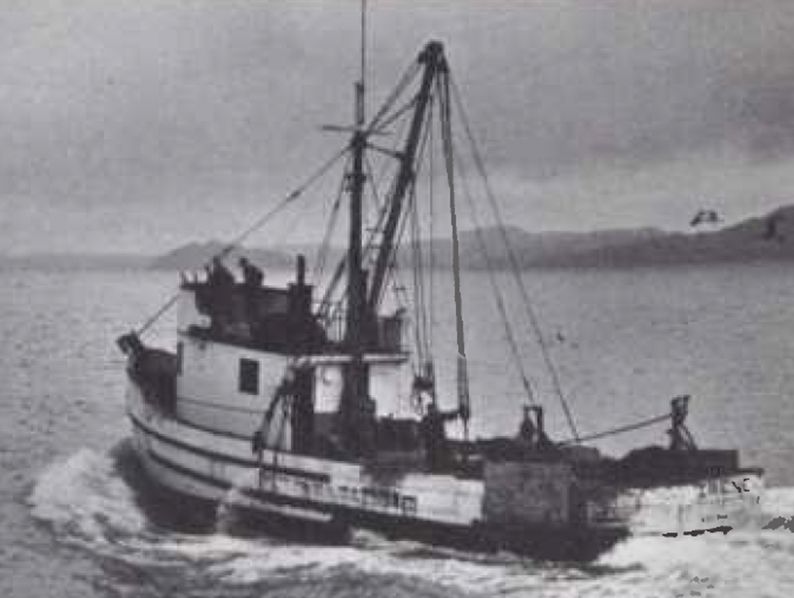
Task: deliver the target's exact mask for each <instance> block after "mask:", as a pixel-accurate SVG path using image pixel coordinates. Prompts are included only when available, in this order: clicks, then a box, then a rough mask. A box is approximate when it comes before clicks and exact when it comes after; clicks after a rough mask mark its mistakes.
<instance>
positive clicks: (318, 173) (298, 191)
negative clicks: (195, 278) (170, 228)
mask: <svg viewBox="0 0 794 598" xmlns="http://www.w3.org/2000/svg"><path fill="white" fill-rule="evenodd" d="M349 149H350V144H345V146H344V147H343V148H342V149H340V150H339V151H337V152H336V153H335V154H334V155H333V156H331V157H330V158H329V159H328V160H326V161H325V162H324V163H323V164H322V165H321V166H320V168H318V169H317V170H315V171H314V172H313V173H312V175H311V176H309V177H308V178H307V179H306V180H305V181H304V182H303V183H302V184H301V185H299V186H298V187H297V188H295V189H294V190H293V191H292V192H291V193H289V194H287V195H286V196H285V197H284V198H283V199H282V200H281V201H280V202H279V203H278V204H276V205H275V206H274V207H273V208H271V209H270V210H268V211H267V212H265V213H264V214H263V215H262V216H260V217H259V218H257V219H256V221H255V222H254V223H253V224H252V225H251V226H249V227H248V228H247V229H245V230H244V231H243V232H242V233H240V234H239V235H237V237H235V238H234V239H233V240H232V241H230V242H229V243H228V244H227V245H226V246H225V247H224V248H223V249H221V251H219V252H218V253H216V254H215V255H213V256H212V257H211V258H210V260H209V261H207V265H209V264H210V263H212V260H214V259H215V258H219V259H223V258H224V257H226V256H227V255H228V254H229V253H230V252H231V251H232V250H233V249H234V248H235V247H237V246H238V245H239V244H240V243H242V242H243V241H244V240H245V239H246V238H248V237H249V236H250V235H251V233H253V232H254V231H256V230H257V229H259V228H261V227H262V226H264V225H265V224H266V223H267V222H268V221H269V220H270V219H271V218H273V216H275V215H276V214H277V213H278V212H280V211H281V210H283V209H284V208H285V207H286V206H288V205H289V204H290V203H292V202H293V201H294V200H296V199H297V198H298V197H300V196H301V195H303V193H304V192H305V191H306V189H308V188H309V187H310V186H311V185H313V184H314V183H315V182H317V180H318V179H320V178H321V177H322V176H323V175H324V174H325V173H326V172H328V171H329V170H330V169H331V167H333V166H334V164H336V162H337V160H339V158H341V157H342V156H344V155H345V154H346V153H347V151H348V150H349ZM177 299H179V292H176V293H174V294H173V295H172V296H171V297H170V298H169V299H168V301H166V302H165V303H164V304H163V305H162V306H161V307H160V309H158V310H157V311H156V312H155V313H154V315H152V316H151V317H149V319H148V320H146V322H144V323H143V324H142V325H141V326H140V327H138V329H137V330H135V333H136V334H137V335H139V336H140V335H142V334H143V333H144V332H146V331H147V330H148V329H149V328H150V327H151V326H152V325H153V324H154V323H155V322H156V321H157V320H159V319H160V317H161V316H162V315H163V314H164V313H165V312H166V311H168V310H169V309H170V308H171V307H172V306H173V305H174V304H175V303H176V301H177Z"/></svg>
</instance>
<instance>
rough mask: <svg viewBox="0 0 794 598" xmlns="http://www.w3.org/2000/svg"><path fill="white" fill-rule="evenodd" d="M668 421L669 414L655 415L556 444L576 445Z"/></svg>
mask: <svg viewBox="0 0 794 598" xmlns="http://www.w3.org/2000/svg"><path fill="white" fill-rule="evenodd" d="M669 419H670V414H669V413H667V414H665V415H657V416H656V417H651V418H649V419H644V420H642V421H639V422H637V423H634V424H628V425H625V426H620V427H617V428H612V429H610V430H605V431H604V432H598V433H597V434H589V435H587V436H579V437H577V438H570V439H568V440H564V441H563V442H559V443H557V444H558V445H565V444H577V443H579V442H584V441H585V440H596V439H597V438H604V437H606V436H615V435H616V434H622V433H623V432H631V431H632V430H638V429H640V428H647V427H648V426H652V425H653V424H658V423H659V422H663V421H668V420H669Z"/></svg>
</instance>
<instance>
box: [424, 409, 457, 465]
mask: <svg viewBox="0 0 794 598" xmlns="http://www.w3.org/2000/svg"><path fill="white" fill-rule="evenodd" d="M463 411H464V408H461V409H456V410H455V411H446V412H445V411H440V410H439V409H438V406H437V405H436V403H435V401H432V402H430V403H428V405H427V412H426V413H425V416H424V417H423V418H422V424H421V431H422V439H423V440H424V445H425V451H426V455H427V466H428V468H429V469H430V471H443V470H445V469H447V468H448V467H449V465H450V462H451V457H452V455H451V452H450V448H449V444H448V442H447V433H446V430H445V428H444V426H445V424H446V422H448V421H450V420H453V419H456V418H458V417H463V415H464V414H463Z"/></svg>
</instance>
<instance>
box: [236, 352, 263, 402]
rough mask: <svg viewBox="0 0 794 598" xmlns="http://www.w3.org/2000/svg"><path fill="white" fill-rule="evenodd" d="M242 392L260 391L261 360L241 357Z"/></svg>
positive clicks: (255, 392)
mask: <svg viewBox="0 0 794 598" xmlns="http://www.w3.org/2000/svg"><path fill="white" fill-rule="evenodd" d="M239 388H240V392H246V393H248V394H252V395H255V394H258V393H259V362H258V361H254V360H253V359H240V386H239Z"/></svg>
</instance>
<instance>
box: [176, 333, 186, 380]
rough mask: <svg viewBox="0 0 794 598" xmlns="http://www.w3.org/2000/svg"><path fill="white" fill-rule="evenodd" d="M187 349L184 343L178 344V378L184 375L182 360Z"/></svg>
mask: <svg viewBox="0 0 794 598" xmlns="http://www.w3.org/2000/svg"><path fill="white" fill-rule="evenodd" d="M184 354H185V347H184V345H183V344H182V341H179V342H178V343H177V344H176V373H177V375H178V376H181V375H182V359H183V358H184Z"/></svg>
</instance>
